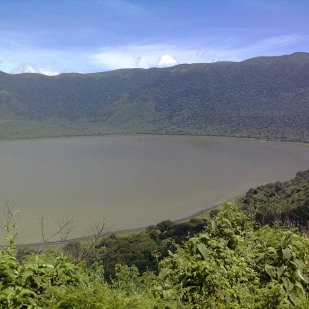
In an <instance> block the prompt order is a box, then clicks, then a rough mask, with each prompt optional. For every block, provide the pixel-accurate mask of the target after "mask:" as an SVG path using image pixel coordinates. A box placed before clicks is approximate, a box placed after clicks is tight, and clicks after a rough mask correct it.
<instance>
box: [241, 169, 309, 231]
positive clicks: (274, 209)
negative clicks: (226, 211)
mask: <svg viewBox="0 0 309 309" xmlns="http://www.w3.org/2000/svg"><path fill="white" fill-rule="evenodd" d="M239 204H240V206H241V208H242V209H243V210H244V211H245V212H246V213H247V214H248V215H249V216H252V217H253V218H254V220H255V221H256V222H257V223H259V224H262V225H264V224H274V223H275V222H279V223H280V224H281V225H282V224H284V225H289V224H293V225H295V226H297V227H298V228H301V229H307V230H308V228H309V170H306V171H304V172H298V173H297V175H296V177H295V178H293V179H291V180H290V181H286V182H275V183H271V184H267V185H264V186H259V187H257V188H254V189H250V190H249V191H248V192H247V193H246V195H245V196H244V197H243V198H241V199H240V201H239Z"/></svg>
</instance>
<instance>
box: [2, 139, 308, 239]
mask: <svg viewBox="0 0 309 309" xmlns="http://www.w3.org/2000/svg"><path fill="white" fill-rule="evenodd" d="M307 168H309V147H308V146H306V145H301V144H292V143H276V142H260V141H257V140H249V139H236V138H223V137H189V136H100V137H81V138H59V139H46V140H44V139H41V140H22V141H2V142H0V197H1V198H0V200H1V204H2V206H4V205H5V203H6V202H7V201H8V202H9V203H11V204H14V205H15V210H18V215H19V217H20V223H19V226H20V227H19V237H18V242H19V243H33V242H40V241H41V240H42V237H41V226H40V221H41V219H42V217H43V218H44V220H45V221H46V222H47V221H48V224H47V225H46V234H47V235H49V234H51V233H52V232H53V231H55V230H56V229H57V221H61V220H62V219H63V218H65V217H66V216H69V217H70V216H73V217H74V229H73V231H72V233H71V237H72V238H73V237H79V236H84V235H86V234H87V231H88V229H89V228H90V226H91V225H92V224H93V222H95V221H96V220H101V219H104V220H107V221H108V225H109V226H110V227H111V229H112V230H122V229H129V228H135V227H142V226H147V225H150V224H156V223H158V222H160V221H162V220H166V219H170V220H176V219H180V218H183V217H187V216H189V215H191V214H193V213H197V212H199V211H201V210H204V209H207V208H209V207H211V206H213V205H215V204H217V203H219V202H223V201H225V200H228V199H230V198H232V197H235V196H237V195H239V194H243V193H245V192H246V190H248V189H249V188H251V187H254V186H258V185H262V184H266V183H269V182H274V181H277V180H288V179H290V178H293V177H294V176H295V174H296V172H297V171H299V170H305V169H307ZM2 208H4V207H2ZM2 218H3V216H2ZM3 235H4V233H3ZM3 235H1V236H3ZM2 238H3V237H2Z"/></svg>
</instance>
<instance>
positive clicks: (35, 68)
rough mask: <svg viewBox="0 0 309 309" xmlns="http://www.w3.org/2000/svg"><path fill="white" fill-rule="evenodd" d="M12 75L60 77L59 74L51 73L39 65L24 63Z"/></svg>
mask: <svg viewBox="0 0 309 309" xmlns="http://www.w3.org/2000/svg"><path fill="white" fill-rule="evenodd" d="M12 73H14V74H20V73H39V74H44V75H51V76H53V75H58V74H59V72H55V71H50V70H47V69H45V68H42V67H41V66H39V65H38V64H37V63H23V64H21V65H20V66H18V67H17V68H15V69H14V70H13V71H12Z"/></svg>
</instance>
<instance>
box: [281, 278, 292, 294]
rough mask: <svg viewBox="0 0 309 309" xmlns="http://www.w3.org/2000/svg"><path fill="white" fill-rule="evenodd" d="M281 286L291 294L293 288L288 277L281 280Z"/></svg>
mask: <svg viewBox="0 0 309 309" xmlns="http://www.w3.org/2000/svg"><path fill="white" fill-rule="evenodd" d="M282 282H283V286H284V288H285V290H286V291H287V292H291V291H292V290H293V288H294V284H293V283H292V282H291V281H290V279H289V278H288V277H283V278H282Z"/></svg>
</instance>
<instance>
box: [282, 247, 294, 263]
mask: <svg viewBox="0 0 309 309" xmlns="http://www.w3.org/2000/svg"><path fill="white" fill-rule="evenodd" d="M282 255H283V259H284V260H286V261H289V260H290V259H291V257H292V252H291V250H290V249H289V248H285V249H282Z"/></svg>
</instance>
